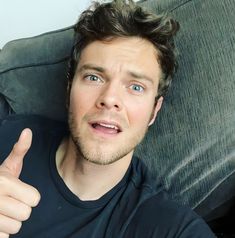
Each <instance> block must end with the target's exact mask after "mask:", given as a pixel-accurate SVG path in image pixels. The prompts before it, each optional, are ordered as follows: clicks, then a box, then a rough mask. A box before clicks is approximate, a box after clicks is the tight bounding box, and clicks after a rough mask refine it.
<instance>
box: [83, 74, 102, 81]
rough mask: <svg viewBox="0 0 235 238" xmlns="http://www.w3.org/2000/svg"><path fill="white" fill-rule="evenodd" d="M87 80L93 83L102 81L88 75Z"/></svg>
mask: <svg viewBox="0 0 235 238" xmlns="http://www.w3.org/2000/svg"><path fill="white" fill-rule="evenodd" d="M86 79H87V80H89V81H93V82H97V81H100V78H99V77H97V76H96V75H88V76H86Z"/></svg>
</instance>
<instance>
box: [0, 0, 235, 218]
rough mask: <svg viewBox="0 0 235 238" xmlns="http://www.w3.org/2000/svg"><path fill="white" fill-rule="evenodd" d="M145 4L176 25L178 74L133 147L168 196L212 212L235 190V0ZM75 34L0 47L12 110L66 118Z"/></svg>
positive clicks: (3, 88)
mask: <svg viewBox="0 0 235 238" xmlns="http://www.w3.org/2000/svg"><path fill="white" fill-rule="evenodd" d="M142 4H143V5H144V6H146V7H147V8H149V9H151V10H152V11H153V12H157V13H161V12H164V11H167V12H169V13H170V15H172V16H173V17H174V18H176V19H177V20H178V21H179V22H180V24H181V31H180V32H179V34H178V35H177V37H176V46H177V48H178V52H179V70H178V73H177V74H176V77H175V79H174V81H173V84H172V87H171V88H170V90H169V94H168V95H167V97H166V98H165V100H164V104H163V108H162V110H161V112H160V113H159V114H158V115H159V116H158V118H157V121H156V123H155V124H154V125H153V126H152V127H151V128H150V130H149V132H148V134H147V136H146V138H145V140H144V141H143V143H142V144H141V145H140V146H139V147H138V149H137V151H136V153H135V154H136V155H137V156H139V157H141V158H142V159H143V160H144V161H145V163H146V164H147V166H148V167H149V168H150V169H151V172H152V174H153V175H154V176H155V178H156V181H160V182H161V183H162V184H163V186H164V188H165V189H166V190H167V191H168V193H169V194H170V196H171V198H173V199H175V200H177V201H179V202H180V203H183V204H188V205H189V206H191V207H192V208H195V209H196V210H197V211H198V212H199V214H200V215H203V216H204V217H210V216H209V215H210V214H211V213H213V211H214V210H215V209H216V208H219V207H220V206H221V205H223V204H224V203H226V201H228V200H231V199H232V198H233V197H234V195H235V194H234V193H235V192H234V191H235V190H234V186H235V181H234V180H235V176H234V173H235V172H234V171H235V93H234V92H235V80H234V79H235V67H234V65H235V53H234V52H235V51H234V50H235V34H234V32H235V29H234V28H235V25H234V22H235V14H234V12H235V1H234V0H226V1H221V0H213V1H204V0H148V1H147V2H144V3H142ZM72 39H73V32H72V30H71V29H65V30H61V31H56V32H50V33H47V34H44V35H41V36H38V37H34V38H30V39H23V40H19V41H13V42H10V43H9V44H7V45H6V46H5V47H4V48H3V50H2V51H1V52H0V93H1V94H2V95H3V96H4V97H5V100H6V101H7V103H8V104H9V105H10V106H11V108H12V110H13V111H14V112H16V113H25V114H29V113H37V114H41V115H44V116H47V117H50V118H54V119H58V120H65V118H66V108H65V100H64V99H65V94H66V65H67V59H68V56H69V54H70V51H71V47H72V44H73V42H72ZM4 112H5V113H6V111H4ZM218 191H220V196H218ZM221 191H223V192H221ZM217 215H218V214H217ZM218 216H219V215H218Z"/></svg>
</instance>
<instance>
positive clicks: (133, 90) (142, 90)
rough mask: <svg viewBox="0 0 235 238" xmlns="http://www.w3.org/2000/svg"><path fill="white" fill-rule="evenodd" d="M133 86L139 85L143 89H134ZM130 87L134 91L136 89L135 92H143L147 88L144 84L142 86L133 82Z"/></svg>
mask: <svg viewBox="0 0 235 238" xmlns="http://www.w3.org/2000/svg"><path fill="white" fill-rule="evenodd" d="M133 87H138V88H139V89H141V90H135V89H133ZM130 88H132V90H133V91H135V92H138V93H139V92H140V93H141V92H143V91H144V90H145V88H144V87H143V86H141V85H139V84H132V85H131V86H130Z"/></svg>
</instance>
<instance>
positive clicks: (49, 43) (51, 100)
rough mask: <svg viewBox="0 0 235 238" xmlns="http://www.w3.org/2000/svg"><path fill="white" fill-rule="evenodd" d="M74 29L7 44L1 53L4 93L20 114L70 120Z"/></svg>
mask: <svg viewBox="0 0 235 238" xmlns="http://www.w3.org/2000/svg"><path fill="white" fill-rule="evenodd" d="M72 44H73V30H72V28H71V27H69V28H65V29H61V30H58V31H54V32H49V33H45V34H43V35H39V36H36V37H32V38H28V39H27V38H26V39H20V40H15V41H11V42H9V43H7V44H6V45H5V46H4V47H3V49H2V51H1V52H0V93H1V94H2V95H3V96H5V98H6V100H7V102H8V103H9V105H10V107H11V108H12V110H13V111H14V112H16V113H20V114H22V113H24V114H32V113H33V114H40V115H47V116H48V117H50V118H57V119H58V120H65V119H66V114H67V113H66V86H67V78H66V75H67V64H68V58H69V56H70V53H71V48H72Z"/></svg>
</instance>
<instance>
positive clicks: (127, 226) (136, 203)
mask: <svg viewBox="0 0 235 238" xmlns="http://www.w3.org/2000/svg"><path fill="white" fill-rule="evenodd" d="M0 124H1V126H0V144H1V145H2V146H1V148H0V155H1V156H0V162H2V161H3V160H4V159H5V158H6V156H7V154H8V153H9V151H10V150H11V148H12V146H13V145H14V143H15V141H16V140H17V138H18V136H19V133H20V132H21V130H22V129H23V128H25V127H27V128H31V130H32V132H33V142H32V146H31V148H30V150H29V151H28V153H27V155H26V157H25V158H24V165H23V170H22V173H21V175H20V179H21V180H22V181H24V182H26V183H28V184H31V185H33V186H34V187H36V188H37V189H38V190H39V192H40V194H41V201H40V203H39V205H38V206H37V207H36V208H33V211H32V215H31V217H30V218H29V220H28V221H26V222H24V223H23V226H22V229H21V230H20V232H19V233H18V234H17V235H14V236H11V237H15V238H16V237H18V238H26V237H34V238H51V237H56V238H68V237H70V238H73V237H74V238H75V237H80V238H83V237H84V238H87V237H89V238H106V237H107V238H110V237H112V238H142V237H145V238H155V237H158V238H161V237H162V238H166V237H168V238H171V237H172V238H173V237H174V238H177V237H181V238H186V237H201V238H202V237H205V238H210V237H215V236H214V235H213V234H212V233H211V231H210V230H209V228H208V226H207V225H206V224H205V223H204V222H203V221H202V219H200V218H199V217H198V216H197V215H196V214H195V213H193V212H192V211H191V210H190V209H189V208H187V207H183V206H179V205H178V204H176V203H175V202H172V201H170V200H168V199H167V197H166V194H165V193H164V192H163V190H162V188H161V187H159V186H158V185H157V184H156V183H155V181H154V180H152V178H151V177H150V176H149V173H148V171H147V168H146V166H145V165H144V164H143V162H142V161H141V160H139V159H138V158H135V157H133V159H132V163H131V165H130V166H129V168H128V170H127V172H126V174H125V175H124V177H123V178H122V180H121V181H120V182H119V183H118V184H117V185H116V186H114V187H113V188H112V189H111V190H110V191H109V192H107V193H106V194H104V195H103V196H102V197H101V198H99V199H97V200H93V201H82V200H80V199H79V198H78V197H77V196H76V195H75V194H73V193H72V192H71V191H70V190H69V188H68V187H67V186H66V185H65V183H64V181H63V180H62V179H61V177H60V175H59V173H58V171H57V168H56V161H55V154H56V150H57V148H58V145H59V144H60V142H61V140H62V138H63V137H64V136H65V135H66V134H67V133H68V132H67V130H66V126H65V125H63V124H62V123H59V122H57V121H52V120H48V119H45V118H41V117H35V116H30V117H27V116H26V117H25V116H14V117H9V118H8V119H4V120H3V121H2V122H0Z"/></svg>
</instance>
